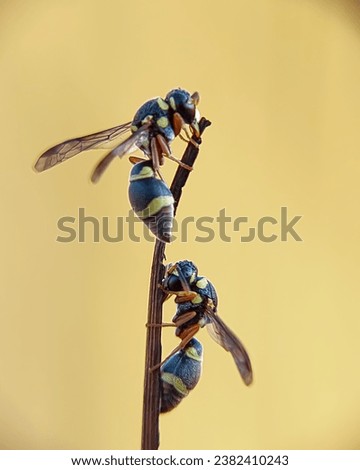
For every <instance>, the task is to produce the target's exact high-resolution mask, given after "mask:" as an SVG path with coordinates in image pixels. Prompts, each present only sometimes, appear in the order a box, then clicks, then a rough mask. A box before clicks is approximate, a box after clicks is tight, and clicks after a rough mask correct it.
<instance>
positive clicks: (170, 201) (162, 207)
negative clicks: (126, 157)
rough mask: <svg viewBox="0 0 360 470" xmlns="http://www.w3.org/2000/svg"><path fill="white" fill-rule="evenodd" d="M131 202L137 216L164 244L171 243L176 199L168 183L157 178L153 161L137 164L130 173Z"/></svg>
mask: <svg viewBox="0 0 360 470" xmlns="http://www.w3.org/2000/svg"><path fill="white" fill-rule="evenodd" d="M129 200H130V204H131V207H132V208H133V210H134V212H135V214H136V215H137V216H138V217H139V219H141V220H142V221H143V222H144V223H145V224H146V225H147V226H148V227H149V229H150V230H151V231H152V233H153V234H154V235H155V236H156V237H157V238H158V239H159V240H161V241H163V242H170V238H171V232H172V226H173V220H174V198H173V195H172V193H171V191H170V189H169V188H168V186H167V185H166V183H165V182H164V181H163V180H161V179H159V178H157V177H156V175H155V171H154V168H153V165H152V161H151V160H144V161H141V162H139V163H136V164H135V165H134V166H133V168H132V170H131V172H130V185H129Z"/></svg>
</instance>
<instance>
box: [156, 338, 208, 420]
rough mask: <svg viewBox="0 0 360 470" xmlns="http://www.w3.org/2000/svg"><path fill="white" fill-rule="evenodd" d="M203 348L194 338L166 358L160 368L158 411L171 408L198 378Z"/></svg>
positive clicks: (162, 411) (193, 386)
mask: <svg viewBox="0 0 360 470" xmlns="http://www.w3.org/2000/svg"><path fill="white" fill-rule="evenodd" d="M202 357H203V348H202V345H201V343H200V341H198V340H197V339H196V338H192V339H191V340H190V341H189V342H188V343H187V345H186V346H185V347H184V348H183V349H181V350H180V351H178V352H176V353H175V354H173V355H172V356H170V357H169V359H167V360H166V361H165V362H164V364H163V365H162V366H161V369H160V379H161V382H160V388H161V389H160V412H161V413H166V412H168V411H171V410H173V409H174V408H175V407H176V406H177V405H178V404H179V403H180V402H181V400H182V399H183V398H185V397H186V396H187V395H188V394H189V392H190V391H191V390H193V388H195V387H196V385H197V383H198V382H199V380H200V376H201V369H202Z"/></svg>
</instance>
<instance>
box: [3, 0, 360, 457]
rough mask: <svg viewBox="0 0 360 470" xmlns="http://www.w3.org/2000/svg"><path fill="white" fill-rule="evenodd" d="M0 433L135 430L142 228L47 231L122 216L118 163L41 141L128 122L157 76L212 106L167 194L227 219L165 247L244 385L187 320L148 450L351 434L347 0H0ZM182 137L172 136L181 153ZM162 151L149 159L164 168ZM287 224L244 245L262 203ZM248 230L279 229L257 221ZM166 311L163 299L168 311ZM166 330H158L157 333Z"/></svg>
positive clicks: (352, 26)
mask: <svg viewBox="0 0 360 470" xmlns="http://www.w3.org/2000/svg"><path fill="white" fill-rule="evenodd" d="M0 12H1V13H0V67H1V74H0V102H1V110H0V124H1V134H2V149H1V161H2V172H1V175H2V178H1V185H0V191H1V196H0V201H1V217H2V230H1V245H0V250H1V270H0V275H1V311H0V323H1V329H0V371H1V373H0V415H1V421H0V447H1V448H2V449H78V448H82V449H116V448H118V449H136V448H139V446H140V433H141V413H142V387H143V372H144V371H143V368H144V347H145V322H146V315H147V296H148V285H149V273H150V265H151V259H152V251H153V244H152V243H150V242H147V241H145V240H144V238H143V236H142V230H141V226H140V225H139V224H138V225H139V228H137V229H136V230H137V232H138V235H139V236H141V241H140V242H139V243H136V242H133V241H130V240H129V237H128V235H127V234H125V236H124V241H122V242H118V243H109V242H106V241H104V240H103V238H101V239H100V242H98V243H94V242H93V240H92V230H91V227H90V228H89V229H87V231H86V239H85V242H83V243H79V242H78V241H74V242H73V243H59V242H57V241H56V237H57V236H58V235H61V233H59V230H58V228H57V221H58V219H59V218H61V217H64V216H70V217H77V214H78V210H79V208H84V209H85V212H86V214H87V215H92V216H94V217H98V218H101V217H105V216H107V217H109V220H110V232H111V234H114V233H115V232H116V217H125V216H127V215H128V211H129V203H128V200H127V185H128V182H127V181H128V173H129V169H130V164H129V162H128V161H127V159H124V160H123V161H115V162H114V163H113V164H112V166H111V168H110V169H109V171H107V172H106V174H105V175H104V177H103V179H102V180H101V181H100V183H99V184H98V185H96V186H94V185H92V184H91V183H90V180H89V175H90V173H91V171H92V169H93V167H94V165H95V164H96V162H97V161H98V159H99V158H101V156H102V155H103V152H102V151H99V150H98V151H92V152H89V153H88V154H84V155H81V156H77V157H74V158H73V159H72V160H70V161H68V162H66V163H64V164H62V165H60V166H58V167H56V168H55V169H53V170H51V171H49V172H45V173H43V174H36V173H35V172H34V171H33V169H32V166H33V164H34V163H35V161H36V158H37V157H38V156H39V155H40V154H41V153H42V152H43V151H44V150H45V149H46V148H48V147H50V146H52V145H54V144H56V143H59V142H61V141H63V140H65V139H68V138H71V137H75V136H78V135H84V134H87V133H91V132H96V131H99V130H103V129H106V128H109V127H113V126H116V125H118V124H121V123H123V122H127V121H129V120H131V119H132V117H133V115H134V113H135V111H136V110H137V109H138V107H139V106H140V105H141V104H142V103H143V102H144V101H146V100H147V99H149V98H151V97H154V96H159V95H160V96H163V97H164V96H165V95H166V93H167V92H168V91H169V90H171V89H172V88H175V87H179V86H180V87H183V88H185V89H187V90H189V91H191V92H193V91H195V90H197V91H199V93H200V95H201V102H200V111H201V113H202V115H204V116H206V117H207V118H208V119H210V120H211V121H212V126H211V127H210V128H209V129H208V130H207V131H206V133H205V134H204V142H203V145H202V147H201V152H200V156H199V158H198V161H197V162H196V168H195V171H194V172H193V173H192V174H191V177H190V179H189V181H188V184H187V186H186V188H185V192H184V195H183V198H182V201H181V204H180V208H179V211H178V220H179V221H181V220H182V219H183V218H184V217H186V216H193V217H200V216H209V217H217V216H218V215H219V211H220V210H221V209H225V210H226V215H227V216H230V217H232V218H236V217H240V216H246V217H248V218H249V224H248V225H247V229H246V227H245V228H244V231H243V232H240V233H239V232H235V231H234V230H232V229H231V224H229V225H228V227H229V228H228V229H227V234H228V235H229V236H230V238H231V241H230V242H226V241H223V240H221V238H220V237H219V234H218V232H217V231H218V226H217V225H216V224H214V225H213V228H214V230H215V232H216V233H215V237H214V240H213V241H212V242H211V243H200V242H197V241H196V240H195V237H196V236H197V235H200V236H201V235H202V236H204V234H199V233H198V231H197V230H196V229H195V228H194V225H193V224H190V226H189V232H188V241H187V242H186V243H185V242H180V241H176V242H174V243H173V244H171V246H168V248H167V258H168V260H169V261H175V260H179V259H184V258H188V259H192V260H193V261H194V262H195V263H196V264H197V265H198V267H199V270H200V273H201V274H202V275H205V276H207V277H208V278H209V279H211V281H212V282H213V283H214V284H215V286H216V287H217V291H218V295H219V299H220V304H219V314H220V316H221V317H222V318H223V319H224V320H225V321H226V323H227V324H228V325H229V326H230V327H231V328H232V329H233V330H234V331H236V332H237V334H238V335H239V337H240V338H241V339H242V340H243V342H244V344H245V345H246V347H247V349H248V351H249V354H250V356H251V359H252V362H253V367H254V374H255V381H254V384H253V385H252V386H251V387H249V388H246V387H245V386H244V385H243V383H242V381H241V379H240V378H239V375H238V373H237V371H236V368H235V366H234V364H233V361H232V359H231V356H230V355H229V354H228V353H226V352H225V351H223V350H222V349H221V348H220V347H219V346H218V345H217V344H216V343H215V342H213V341H212V339H211V338H210V337H209V336H208V335H207V333H206V331H205V330H202V331H201V332H200V334H199V335H198V338H199V339H200V341H201V342H202V343H203V345H204V350H205V351H204V370H203V376H202V379H201V381H200V383H199V384H198V386H197V388H196V389H195V390H194V391H193V392H192V393H191V394H190V395H189V397H187V398H186V399H185V400H184V401H183V402H182V403H181V404H180V405H179V407H178V408H177V409H175V410H174V411H172V412H171V413H169V414H168V415H165V416H162V417H161V447H160V448H162V449H240V448H242V449H359V448H360V437H359V436H360V419H359V418H360V400H359V396H360V374H359V354H360V343H359V328H360V318H359V306H360V294H359V264H360V250H359V235H360V233H359V232H360V221H359V217H358V201H359V199H360V185H359V174H360V156H359V147H360V137H359V135H360V134H359V117H360V116H359V114H360V112H359V109H360V87H359V83H360V5H359V3H358V2H357V1H347V0H339V1H336V0H327V1H325V0H324V1H320V0H311V1H310V0H308V1H307V0H304V1H302V2H291V1H286V0H278V1H276V2H274V1H270V0H253V1H251V2H248V1H243V0H241V1H239V0H229V1H228V2H223V3H222V4H221V5H220V4H219V3H218V2H215V3H211V2H206V1H204V0H199V1H197V2H193V1H188V0H184V1H183V2H181V3H177V4H176V5H175V4H173V3H171V2H168V1H163V0H159V1H157V2H149V1H144V0H138V1H137V2H125V1H116V0H104V1H101V2H100V1H96V0H90V1H85V0H75V1H70V0H69V1H67V0H62V1H61V2H54V1H53V2H48V1H45V0H32V1H31V2H25V1H20V0H11V1H4V0H0ZM184 147H185V144H184V143H183V142H181V141H180V140H179V141H176V142H175V143H174V145H173V151H174V153H175V154H176V155H178V156H181V154H182V152H183V149H184ZM175 169H176V165H175V164H173V163H171V162H167V164H166V168H165V169H164V175H165V177H166V179H167V180H168V181H170V180H171V178H172V175H173V173H174V171H175ZM281 207H287V208H288V215H289V220H291V218H292V217H294V216H296V215H301V216H302V219H301V220H300V222H298V223H297V225H296V231H297V233H298V234H299V236H300V237H301V238H302V240H303V241H302V242H298V241H295V240H294V239H293V238H292V237H291V236H289V238H288V241H287V242H285V241H281V240H280V238H278V239H277V240H276V241H274V242H272V243H264V242H262V241H260V240H259V239H258V238H256V239H255V240H254V241H252V242H249V243H244V242H241V240H240V236H241V235H246V234H247V231H248V227H250V226H256V224H257V221H258V220H259V219H260V218H261V217H263V216H272V217H275V218H277V219H279V218H280V208H281ZM265 233H266V235H271V233H275V234H277V235H279V234H280V232H279V226H274V227H271V226H270V225H267V226H265ZM174 311H175V306H174V303H173V302H172V301H169V302H168V303H167V304H166V306H165V320H166V321H169V320H170V319H171V318H172V316H173V314H174ZM176 344H177V340H176V338H175V337H174V334H173V331H172V330H171V331H170V330H169V329H166V330H165V331H164V332H163V351H164V353H167V352H168V351H170V350H171V349H172V348H174V347H175V345H176Z"/></svg>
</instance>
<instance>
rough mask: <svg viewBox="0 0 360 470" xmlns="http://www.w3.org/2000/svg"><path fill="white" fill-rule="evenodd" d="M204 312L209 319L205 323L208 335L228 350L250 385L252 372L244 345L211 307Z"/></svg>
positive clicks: (244, 379) (243, 377) (245, 380)
mask: <svg viewBox="0 0 360 470" xmlns="http://www.w3.org/2000/svg"><path fill="white" fill-rule="evenodd" d="M206 313H207V316H208V318H209V320H210V323H208V324H207V325H206V326H207V330H208V332H209V334H210V336H211V337H212V338H213V339H214V340H215V341H216V342H217V343H218V344H220V346H222V347H223V348H224V349H225V351H229V352H230V354H231V355H232V357H233V359H234V361H235V364H236V367H237V368H238V370H239V372H240V375H241V377H242V379H243V381H244V382H245V384H246V385H250V384H251V382H252V380H253V373H252V367H251V362H250V358H249V355H248V353H247V352H246V349H245V347H244V346H243V345H242V343H241V341H240V340H239V338H238V337H237V336H236V335H235V333H233V332H232V331H231V330H230V328H229V327H228V326H227V325H226V324H225V323H224V322H223V320H222V319H221V318H220V317H219V316H218V315H216V314H215V313H214V312H213V311H212V310H211V309H207V310H206Z"/></svg>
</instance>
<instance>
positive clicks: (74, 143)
mask: <svg viewBox="0 0 360 470" xmlns="http://www.w3.org/2000/svg"><path fill="white" fill-rule="evenodd" d="M130 127H131V122H127V123H125V124H121V125H120V126H116V127H112V128H111V129H106V130H104V131H100V132H96V133H95V134H89V135H85V136H83V137H76V138H75V139H70V140H65V142H61V143H60V144H57V145H55V146H54V147H51V148H50V149H48V150H46V152H44V153H43V154H42V155H41V156H40V157H39V158H38V160H37V162H36V163H35V169H36V170H37V171H44V170H48V169H49V168H52V167H53V166H55V165H58V164H59V163H61V162H63V161H65V160H68V159H69V158H71V157H73V156H74V155H77V154H78V153H80V152H84V151H85V150H90V149H93V148H101V147H102V146H103V145H105V144H108V143H109V142H110V141H112V140H114V139H116V138H117V137H119V136H121V135H122V134H124V133H125V132H127V131H129V130H130Z"/></svg>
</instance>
